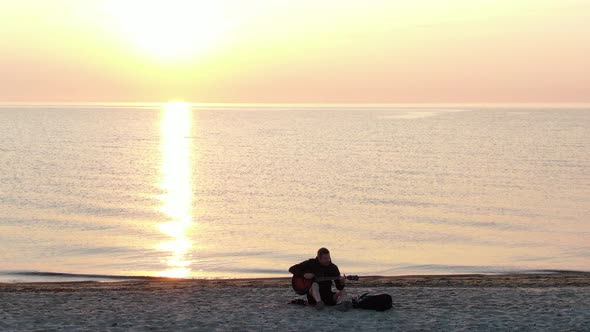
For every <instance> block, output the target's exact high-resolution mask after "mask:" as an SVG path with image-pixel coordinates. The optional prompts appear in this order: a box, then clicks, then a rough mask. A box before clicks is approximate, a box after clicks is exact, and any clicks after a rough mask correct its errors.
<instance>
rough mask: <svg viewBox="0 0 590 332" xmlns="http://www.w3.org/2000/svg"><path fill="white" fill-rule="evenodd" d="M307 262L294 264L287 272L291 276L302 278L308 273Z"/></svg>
mask: <svg viewBox="0 0 590 332" xmlns="http://www.w3.org/2000/svg"><path fill="white" fill-rule="evenodd" d="M307 262H308V261H303V262H301V263H299V264H295V265H293V266H291V267H290V268H289V272H291V273H292V274H293V275H295V276H298V277H303V275H304V274H305V273H307V272H309V268H308V266H307V265H308V263H307Z"/></svg>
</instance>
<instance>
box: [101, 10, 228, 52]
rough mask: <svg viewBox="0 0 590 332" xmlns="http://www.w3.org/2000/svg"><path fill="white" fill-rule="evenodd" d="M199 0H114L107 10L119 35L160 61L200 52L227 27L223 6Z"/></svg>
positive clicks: (209, 46)
mask: <svg viewBox="0 0 590 332" xmlns="http://www.w3.org/2000/svg"><path fill="white" fill-rule="evenodd" d="M215 3H216V2H215V1H202V0H193V1H190V0H113V1H108V2H107V4H106V6H107V11H108V13H109V14H110V16H111V17H112V19H113V23H114V24H115V25H116V27H115V29H116V30H117V31H118V32H119V33H120V34H121V36H122V37H123V38H124V39H125V40H127V41H128V42H130V43H131V44H133V45H135V47H136V48H138V49H139V50H140V52H142V53H145V54H146V55H149V56H152V57H155V58H158V59H162V60H179V59H186V58H191V57H194V56H197V55H199V54H202V53H203V52H205V51H207V50H208V49H211V48H213V47H214V46H215V44H216V43H217V42H218V41H219V38H220V37H221V36H222V35H223V33H224V31H225V30H226V28H227V24H226V21H227V20H225V19H224V17H223V11H222V8H221V7H219V6H216V5H215Z"/></svg>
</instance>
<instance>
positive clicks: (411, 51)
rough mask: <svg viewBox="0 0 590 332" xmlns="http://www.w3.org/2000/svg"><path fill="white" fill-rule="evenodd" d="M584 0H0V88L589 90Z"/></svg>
mask: <svg viewBox="0 0 590 332" xmlns="http://www.w3.org/2000/svg"><path fill="white" fill-rule="evenodd" d="M588 59H590V2H589V1H587V0H562V1H556V0H551V1H549V0H519V1H505V0H496V1H483V0H411V1H410V0H408V1H401V0H398V1H396V0H363V1H346V0H339V1H335V0H313V1H312V0H299V1H286V0H268V1H262V0H249V1H245V0H217V1H199V0H193V1H189V0H151V1H150V0H143V1H139V0H52V1H46V0H19V1H9V0H0V102H150V101H165V100H170V99H182V100H186V101H193V102H223V103H231V102H276V103H280V102H286V103H289V102H294V103H295V102H303V103H305V102H309V103H313V102H334V103H349V102H350V103H353V102H361V103H387V102H390V103H403V102H412V103H414V102H415V103H421V102H424V103H463V102H465V103H476V102H556V103H558V102H590V61H589V60H588Z"/></svg>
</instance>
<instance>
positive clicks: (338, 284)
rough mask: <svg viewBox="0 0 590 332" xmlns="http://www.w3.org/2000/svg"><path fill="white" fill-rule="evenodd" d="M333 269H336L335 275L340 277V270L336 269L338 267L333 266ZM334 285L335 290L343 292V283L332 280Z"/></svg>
mask: <svg viewBox="0 0 590 332" xmlns="http://www.w3.org/2000/svg"><path fill="white" fill-rule="evenodd" d="M334 266H335V265H334ZM335 267H336V269H335V270H336V272H335V275H337V276H339V275H340V270H339V269H338V266H335ZM342 280H345V279H342ZM334 283H335V284H336V289H337V290H343V289H344V282H343V281H341V280H340V279H336V280H334Z"/></svg>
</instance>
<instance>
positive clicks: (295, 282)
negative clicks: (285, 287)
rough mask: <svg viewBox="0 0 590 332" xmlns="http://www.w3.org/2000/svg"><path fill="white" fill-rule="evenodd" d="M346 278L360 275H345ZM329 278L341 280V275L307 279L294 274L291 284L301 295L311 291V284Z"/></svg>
mask: <svg viewBox="0 0 590 332" xmlns="http://www.w3.org/2000/svg"><path fill="white" fill-rule="evenodd" d="M345 278H346V280H355V281H356V280H359V276H357V275H349V276H345ZM328 280H340V276H335V277H317V278H312V279H306V278H304V277H302V276H293V278H291V286H292V287H293V290H294V291H295V293H297V294H299V295H304V294H307V292H309V290H310V289H311V285H312V284H313V283H314V282H320V281H328Z"/></svg>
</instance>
